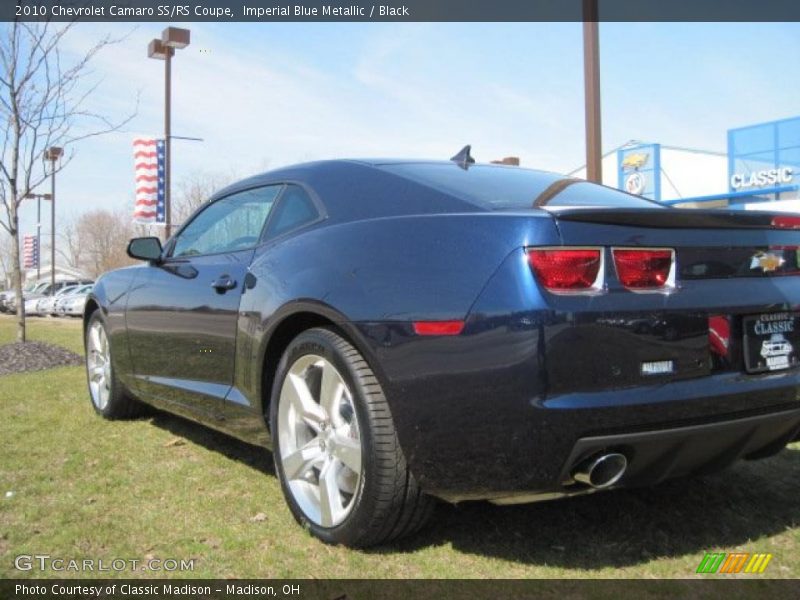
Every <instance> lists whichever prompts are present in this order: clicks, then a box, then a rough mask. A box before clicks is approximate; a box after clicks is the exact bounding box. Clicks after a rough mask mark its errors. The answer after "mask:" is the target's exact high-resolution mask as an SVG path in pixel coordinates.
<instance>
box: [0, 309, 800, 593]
mask: <svg viewBox="0 0 800 600" xmlns="http://www.w3.org/2000/svg"><path fill="white" fill-rule="evenodd" d="M29 323H30V337H31V338H32V339H36V340H45V341H50V342H53V343H56V344H61V345H63V346H65V347H67V348H70V349H72V350H74V351H76V352H81V351H82V350H81V348H82V344H81V340H80V324H79V322H78V321H77V320H64V319H31V320H30V321H29ZM13 340H14V321H13V319H12V318H10V317H0V344H3V343H8V342H12V341H13ZM0 444H1V445H2V446H1V447H2V452H1V453H0V577H20V576H23V577H24V576H26V573H24V572H19V571H16V570H14V568H13V560H14V557H15V556H17V555H18V554H34V553H40V554H49V555H51V556H54V557H55V556H59V557H64V558H84V557H86V558H94V559H95V560H97V559H104V560H106V561H107V562H110V561H111V560H112V559H115V558H125V559H139V560H143V559H145V558H146V557H157V558H161V559H167V558H177V559H195V568H194V571H193V572H186V573H184V574H183V575H184V576H187V577H188V576H195V577H211V576H215V577H270V578H288V577H299V578H305V577H317V578H326V577H352V578H361V577H386V578H388V577H393V578H428V577H445V578H449V577H468V578H496V577H500V578H506V577H507V578H537V577H559V578H579V577H609V578H611V577H628V578H633V577H636V578H639V577H643V578H653V577H677V578H685V577H700V576H698V575H695V570H696V568H697V566H698V564H699V563H700V561H701V559H702V558H703V555H704V553H705V552H734V551H743V552H769V553H772V554H773V555H774V557H773V559H772V562H771V563H770V565H769V567H768V570H767V572H766V575H768V576H771V577H798V576H800V444H795V445H793V446H792V447H791V448H790V449H788V450H786V451H784V452H782V453H781V454H780V455H778V456H776V457H774V458H770V459H767V460H763V461H758V462H741V463H739V464H737V465H736V466H734V467H732V468H730V469H728V470H727V471H725V472H723V473H720V474H718V475H715V476H710V477H704V478H702V479H693V480H681V481H673V482H668V483H666V484H663V485H661V486H658V487H657V488H653V489H644V490H627V491H616V492H609V493H604V494H596V495H594V496H591V497H583V498H575V499H572V500H568V501H562V502H550V503H542V504H532V505H523V506H517V507H496V506H492V505H489V504H484V503H468V504H464V505H461V506H457V507H454V506H447V505H443V506H440V507H439V509H438V512H437V514H436V518H435V519H434V520H433V523H432V524H431V526H430V527H429V528H428V529H426V530H425V531H424V532H422V534H421V535H418V536H417V537H415V538H413V539H410V540H407V541H405V542H402V543H401V544H397V545H394V546H390V547H385V548H380V549H375V550H372V551H366V552H365V551H352V550H348V549H345V548H341V547H330V546H326V545H324V544H322V543H320V542H317V541H315V540H314V539H313V538H312V537H311V536H310V535H308V534H307V533H306V532H305V531H303V530H302V529H301V528H300V527H299V526H297V524H296V523H295V522H294V520H293V519H292V517H291V515H290V514H289V511H288V509H287V508H286V507H285V505H284V502H283V498H282V496H281V492H280V488H279V485H278V483H277V481H276V479H275V475H274V472H273V468H272V462H271V456H270V454H269V453H268V452H267V451H265V450H262V449H259V448H254V447H251V446H248V445H246V444H243V443H239V442H237V441H236V440H233V439H230V438H228V437H226V436H224V435H222V434H217V433H214V432H212V431H209V430H206V429H204V428H203V427H201V426H199V425H194V424H191V423H189V422H187V421H184V420H182V419H179V418H177V417H172V416H168V415H164V414H159V415H157V416H155V417H151V418H148V419H142V420H137V421H132V422H105V421H103V420H101V419H100V418H98V417H96V416H95V415H94V413H93V411H92V409H91V407H90V403H89V399H88V396H87V392H86V389H85V381H84V373H83V370H82V369H81V368H80V367H64V368H59V369H54V370H51V371H43V372H42V371H40V372H36V373H30V374H19V375H9V376H5V377H0ZM257 515H259V516H258V517H257V518H256V516H257ZM112 574H113V573H112ZM27 575H30V576H34V575H40V574H39V573H37V572H28V573H27ZM51 575H52V576H55V575H56V574H55V573H52V574H51ZM60 575H61V576H72V577H75V576H77V575H78V574H76V573H74V572H65V573H62V574H60ZM87 575H88V574H87ZM104 575H107V574H104ZM120 575H123V576H126V577H139V576H146V575H148V573H145V572H130V571H127V572H124V573H121V574H120ZM163 575H164V574H162V576H163ZM170 575H178V574H170ZM702 577H704V578H708V577H712V576H709V575H703V576H702ZM723 577H724V576H723ZM743 577H749V578H753V577H758V576H752V575H748V576H743Z"/></svg>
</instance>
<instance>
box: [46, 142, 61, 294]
mask: <svg viewBox="0 0 800 600" xmlns="http://www.w3.org/2000/svg"><path fill="white" fill-rule="evenodd" d="M63 154H64V149H63V148H59V147H58V146H50V147H49V148H48V149H47V150H45V151H44V159H45V160H48V161H50V290H51V293H52V294H55V293H56V162H57V161H58V160H59V159H61V157H62V156H63Z"/></svg>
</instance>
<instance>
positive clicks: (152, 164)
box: [133, 137, 166, 223]
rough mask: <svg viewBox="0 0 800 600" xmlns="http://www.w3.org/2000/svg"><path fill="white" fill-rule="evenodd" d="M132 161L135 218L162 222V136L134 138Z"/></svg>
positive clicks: (150, 221)
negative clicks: (133, 167)
mask: <svg viewBox="0 0 800 600" xmlns="http://www.w3.org/2000/svg"><path fill="white" fill-rule="evenodd" d="M133 163H134V166H135V173H136V202H135V204H134V208H133V219H134V221H138V222H139V223H164V222H165V221H166V218H165V215H166V212H165V210H164V140H158V139H155V138H141V137H139V138H135V139H134V140H133Z"/></svg>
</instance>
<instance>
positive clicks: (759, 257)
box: [750, 252, 786, 273]
mask: <svg viewBox="0 0 800 600" xmlns="http://www.w3.org/2000/svg"><path fill="white" fill-rule="evenodd" d="M785 262H786V261H785V260H784V258H783V257H782V256H780V255H778V254H773V253H771V252H759V253H757V254H756V255H755V256H753V258H752V259H751V261H750V268H751V269H761V270H762V271H764V273H771V272H772V271H777V270H778V269H779V268H780V267H781V266H783V263H785Z"/></svg>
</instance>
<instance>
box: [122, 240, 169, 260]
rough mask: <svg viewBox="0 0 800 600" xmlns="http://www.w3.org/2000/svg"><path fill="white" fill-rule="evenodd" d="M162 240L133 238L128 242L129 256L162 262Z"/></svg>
mask: <svg viewBox="0 0 800 600" xmlns="http://www.w3.org/2000/svg"><path fill="white" fill-rule="evenodd" d="M161 252H162V250H161V240H159V239H158V238H157V237H140V238H133V239H132V240H131V241H130V242H128V256H130V257H131V258H137V259H139V260H149V261H153V262H160V261H161Z"/></svg>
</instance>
